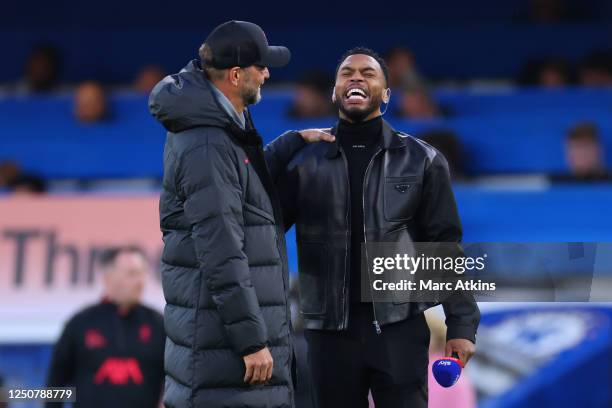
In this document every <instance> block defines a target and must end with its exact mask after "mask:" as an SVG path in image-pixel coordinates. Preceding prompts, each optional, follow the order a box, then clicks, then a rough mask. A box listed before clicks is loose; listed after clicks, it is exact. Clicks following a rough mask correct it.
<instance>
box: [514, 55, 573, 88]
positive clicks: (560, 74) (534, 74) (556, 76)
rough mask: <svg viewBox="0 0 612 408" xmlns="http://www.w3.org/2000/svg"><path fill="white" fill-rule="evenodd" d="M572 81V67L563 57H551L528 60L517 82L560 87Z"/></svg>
mask: <svg viewBox="0 0 612 408" xmlns="http://www.w3.org/2000/svg"><path fill="white" fill-rule="evenodd" d="M571 82H572V69H571V66H570V63H569V61H568V60H567V59H565V58H559V57H551V58H546V59H539V60H536V61H529V62H527V64H525V67H524V68H523V70H522V72H521V74H520V76H519V83H520V84H521V85H528V86H542V87H545V88H560V87H563V86H567V85H569V84H571Z"/></svg>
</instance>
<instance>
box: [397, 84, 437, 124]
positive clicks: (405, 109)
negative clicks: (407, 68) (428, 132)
mask: <svg viewBox="0 0 612 408" xmlns="http://www.w3.org/2000/svg"><path fill="white" fill-rule="evenodd" d="M398 98H399V106H398V112H397V114H398V116H400V117H402V118H406V119H412V120H430V119H436V118H439V117H441V116H442V110H441V109H440V107H439V106H438V104H437V103H436V101H434V99H433V98H432V96H431V94H430V92H429V90H428V88H427V86H426V85H425V84H424V83H423V82H421V81H412V82H410V83H408V84H404V86H403V87H402V89H401V92H400V94H399V96H398Z"/></svg>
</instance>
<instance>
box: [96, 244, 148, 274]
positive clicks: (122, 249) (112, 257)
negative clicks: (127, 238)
mask: <svg viewBox="0 0 612 408" xmlns="http://www.w3.org/2000/svg"><path fill="white" fill-rule="evenodd" d="M122 253H136V254H140V255H141V256H142V257H143V258H144V259H145V260H147V254H145V252H144V251H143V250H142V248H140V247H139V246H137V245H126V246H114V247H110V248H107V249H105V250H104V251H103V252H102V253H101V254H100V256H99V258H98V262H99V263H100V266H101V267H102V268H105V269H106V268H109V267H111V266H113V265H114V264H115V262H116V261H117V258H118V257H119V255H121V254H122Z"/></svg>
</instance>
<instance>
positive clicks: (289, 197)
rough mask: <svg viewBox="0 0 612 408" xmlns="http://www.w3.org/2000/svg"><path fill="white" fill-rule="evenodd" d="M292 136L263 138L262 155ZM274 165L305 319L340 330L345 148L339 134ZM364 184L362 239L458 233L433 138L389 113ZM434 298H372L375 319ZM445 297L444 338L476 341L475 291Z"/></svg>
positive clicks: (438, 238) (344, 303) (456, 237)
mask: <svg viewBox="0 0 612 408" xmlns="http://www.w3.org/2000/svg"><path fill="white" fill-rule="evenodd" d="M332 132H335V128H334V129H333V130H332ZM295 137H296V135H295V134H292V132H287V133H285V134H284V135H282V136H280V137H279V138H278V139H276V140H275V141H274V142H272V143H271V144H270V145H269V146H268V148H267V152H266V155H268V156H269V155H274V154H275V151H278V152H279V155H280V154H281V152H283V151H284V150H286V149H287V147H286V143H287V142H288V141H290V140H295ZM275 170H279V169H275ZM272 173H273V177H275V178H276V180H275V181H276V184H277V186H278V190H279V193H280V195H281V200H282V202H283V211H284V216H285V227H286V228H288V227H290V226H291V225H292V224H293V223H295V224H296V236H297V248H298V259H299V260H298V263H299V283H300V298H301V299H300V307H301V313H302V314H303V316H304V319H305V325H306V327H307V328H309V329H326V330H344V329H346V328H347V324H348V315H349V306H350V302H349V282H348V280H349V279H350V266H349V259H350V254H349V251H350V235H351V231H350V228H351V225H350V214H349V211H350V193H349V178H348V166H347V163H346V157H345V155H344V153H343V151H342V148H341V147H340V146H339V144H338V143H337V142H336V143H328V142H319V143H313V144H309V145H307V146H306V147H304V148H303V149H302V150H301V151H300V152H299V153H297V154H296V155H295V156H294V157H293V159H292V160H291V161H290V163H289V165H288V166H287V167H286V169H284V171H272ZM398 186H399V187H398ZM406 186H408V187H406ZM363 191H364V193H363V207H364V223H365V225H364V230H365V234H364V236H365V238H366V241H367V242H400V241H402V240H404V239H406V238H407V237H409V238H410V239H411V240H412V241H413V242H457V243H459V242H460V241H461V237H462V230H461V223H460V220H459V215H458V212H457V206H456V203H455V198H454V195H453V192H452V189H451V182H450V177H449V172H448V164H447V163H446V160H445V159H444V157H443V156H442V155H441V154H440V153H439V152H438V151H437V150H435V149H434V148H433V147H431V146H430V145H428V144H426V143H424V142H422V141H420V140H418V139H415V138H413V137H411V136H409V135H406V134H404V133H401V132H398V131H396V130H394V129H393V128H392V127H391V126H390V125H389V124H388V123H387V122H386V121H383V137H382V146H381V148H380V150H378V151H377V152H376V153H375V154H374V156H373V158H372V160H371V161H370V163H369V165H368V168H367V170H366V174H365V177H364V189H363ZM435 305H436V303H435V302H411V303H408V302H404V303H401V302H385V303H381V302H377V303H375V307H374V311H375V319H374V320H377V322H378V324H376V326H384V325H385V324H389V323H394V322H398V321H401V320H404V319H406V318H407V317H409V316H411V315H414V314H417V313H421V312H423V311H424V310H425V309H427V308H429V307H432V306H435ZM442 305H443V308H444V311H445V314H446V324H447V327H448V331H447V338H448V339H452V338H464V339H469V340H471V341H473V342H475V335H476V330H477V327H478V323H479V321H480V312H479V309H478V306H477V304H476V302H475V301H474V298H473V297H472V296H471V295H468V294H464V293H457V294H456V296H453V297H452V300H446V301H444V302H443V303H442ZM376 329H377V330H378V327H376ZM373 330H374V328H373ZM382 330H384V327H383V328H382Z"/></svg>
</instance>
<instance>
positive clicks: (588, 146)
mask: <svg viewBox="0 0 612 408" xmlns="http://www.w3.org/2000/svg"><path fill="white" fill-rule="evenodd" d="M565 160H566V162H567V166H568V168H569V174H566V175H556V176H553V177H552V180H554V181H608V180H610V174H609V173H608V172H607V171H606V168H605V161H604V151H603V146H602V145H601V142H600V140H599V131H598V129H597V126H596V125H595V124H594V123H591V122H584V123H579V124H577V125H575V126H573V127H572V128H570V130H569V131H568V134H567V137H566V139H565Z"/></svg>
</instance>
